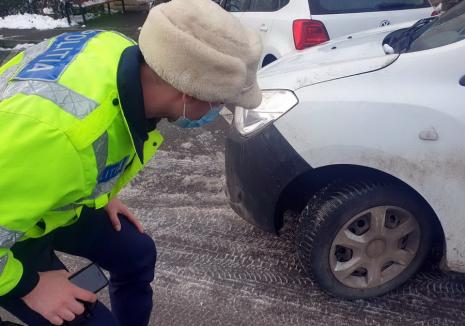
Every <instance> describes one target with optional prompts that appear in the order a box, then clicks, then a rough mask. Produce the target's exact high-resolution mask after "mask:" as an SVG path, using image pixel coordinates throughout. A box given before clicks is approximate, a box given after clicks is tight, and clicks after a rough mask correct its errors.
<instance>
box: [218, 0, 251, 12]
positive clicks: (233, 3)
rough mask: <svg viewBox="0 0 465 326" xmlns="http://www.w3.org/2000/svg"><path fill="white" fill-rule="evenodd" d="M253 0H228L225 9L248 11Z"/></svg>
mask: <svg viewBox="0 0 465 326" xmlns="http://www.w3.org/2000/svg"><path fill="white" fill-rule="evenodd" d="M250 1H251V0H226V2H225V3H224V9H226V10H227V11H230V12H240V11H247V10H248V9H249V7H250Z"/></svg>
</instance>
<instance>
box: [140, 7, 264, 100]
mask: <svg viewBox="0 0 465 326" xmlns="http://www.w3.org/2000/svg"><path fill="white" fill-rule="evenodd" d="M139 47H140V49H141V51H142V54H143V56H144V59H145V61H146V62H147V64H148V65H149V66H150V68H152V69H153V70H154V71H155V72H156V73H157V74H158V75H159V76H160V77H161V78H162V79H163V80H164V81H166V82H167V83H169V84H170V85H171V86H173V87H175V88H176V89H178V90H179V91H181V92H183V93H185V94H187V95H190V96H192V97H195V98H197V99H199V100H203V101H208V102H217V103H227V104H233V105H238V106H241V107H243V108H247V109H251V108H255V107H257V106H258V105H260V102H261V99H262V95H261V91H260V89H259V87H258V84H257V68H258V62H259V59H260V56H261V52H262V45H261V41H260V37H259V35H258V34H257V33H256V32H253V31H252V30H250V29H248V28H246V27H245V26H243V25H242V24H241V22H240V21H239V20H238V19H237V18H236V17H234V16H233V15H232V14H230V13H228V12H227V11H225V10H224V9H223V8H221V7H220V6H219V5H217V4H216V3H214V2H213V1H212V0H172V1H171V2H168V3H164V4H160V5H158V6H156V7H155V8H153V9H152V10H151V11H150V13H149V15H148V17H147V19H146V21H145V23H144V25H143V26H142V29H141V31H140V36H139Z"/></svg>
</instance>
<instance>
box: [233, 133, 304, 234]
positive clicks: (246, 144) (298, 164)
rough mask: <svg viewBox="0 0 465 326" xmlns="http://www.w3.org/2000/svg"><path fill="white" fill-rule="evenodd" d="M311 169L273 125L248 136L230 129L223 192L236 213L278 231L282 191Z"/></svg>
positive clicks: (265, 228)
mask: <svg viewBox="0 0 465 326" xmlns="http://www.w3.org/2000/svg"><path fill="white" fill-rule="evenodd" d="M310 169H311V167H310V166H309V165H308V163H306V162H305V161H304V160H303V159H302V157H301V156H300V155H298V154H297V152H296V151H295V150H294V149H293V148H292V147H291V146H290V145H289V143H288V142H287V141H286V140H285V139H284V137H283V136H282V135H281V134H280V132H279V131H278V130H277V129H276V128H275V127H274V126H273V125H270V126H268V127H266V128H265V129H263V130H262V131H261V132H260V133H257V134H255V135H252V136H249V137H244V136H242V135H241V134H240V133H239V132H238V131H237V130H236V128H234V127H232V128H231V132H230V134H229V136H228V138H227V140H226V195H227V196H228V199H229V203H230V205H231V207H232V208H233V209H234V211H235V212H236V213H237V214H239V215H240V216H241V217H243V218H244V219H245V220H247V221H249V222H251V223H253V224H255V225H256V226H258V227H260V228H261V229H263V230H265V231H269V232H277V231H278V229H279V227H280V219H277V217H278V216H277V213H279V212H277V204H278V201H279V199H280V196H281V193H282V192H283V190H284V189H285V187H286V186H287V185H288V184H289V183H290V182H291V181H292V180H294V179H295V178H296V177H297V176H299V175H301V174H302V173H304V172H306V171H308V170H310Z"/></svg>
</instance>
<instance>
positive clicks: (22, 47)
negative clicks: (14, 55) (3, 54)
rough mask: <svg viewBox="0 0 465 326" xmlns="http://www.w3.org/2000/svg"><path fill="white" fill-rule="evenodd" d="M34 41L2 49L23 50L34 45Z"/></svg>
mask: <svg viewBox="0 0 465 326" xmlns="http://www.w3.org/2000/svg"><path fill="white" fill-rule="evenodd" d="M33 45H34V44H32V43H24V44H17V45H16V46H15V47H14V48H1V47H0V51H22V50H25V49H27V48H28V47H30V46H33Z"/></svg>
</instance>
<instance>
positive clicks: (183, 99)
mask: <svg viewBox="0 0 465 326" xmlns="http://www.w3.org/2000/svg"><path fill="white" fill-rule="evenodd" d="M182 101H183V103H184V107H183V111H182V115H183V117H184V119H187V116H186V94H182Z"/></svg>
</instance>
